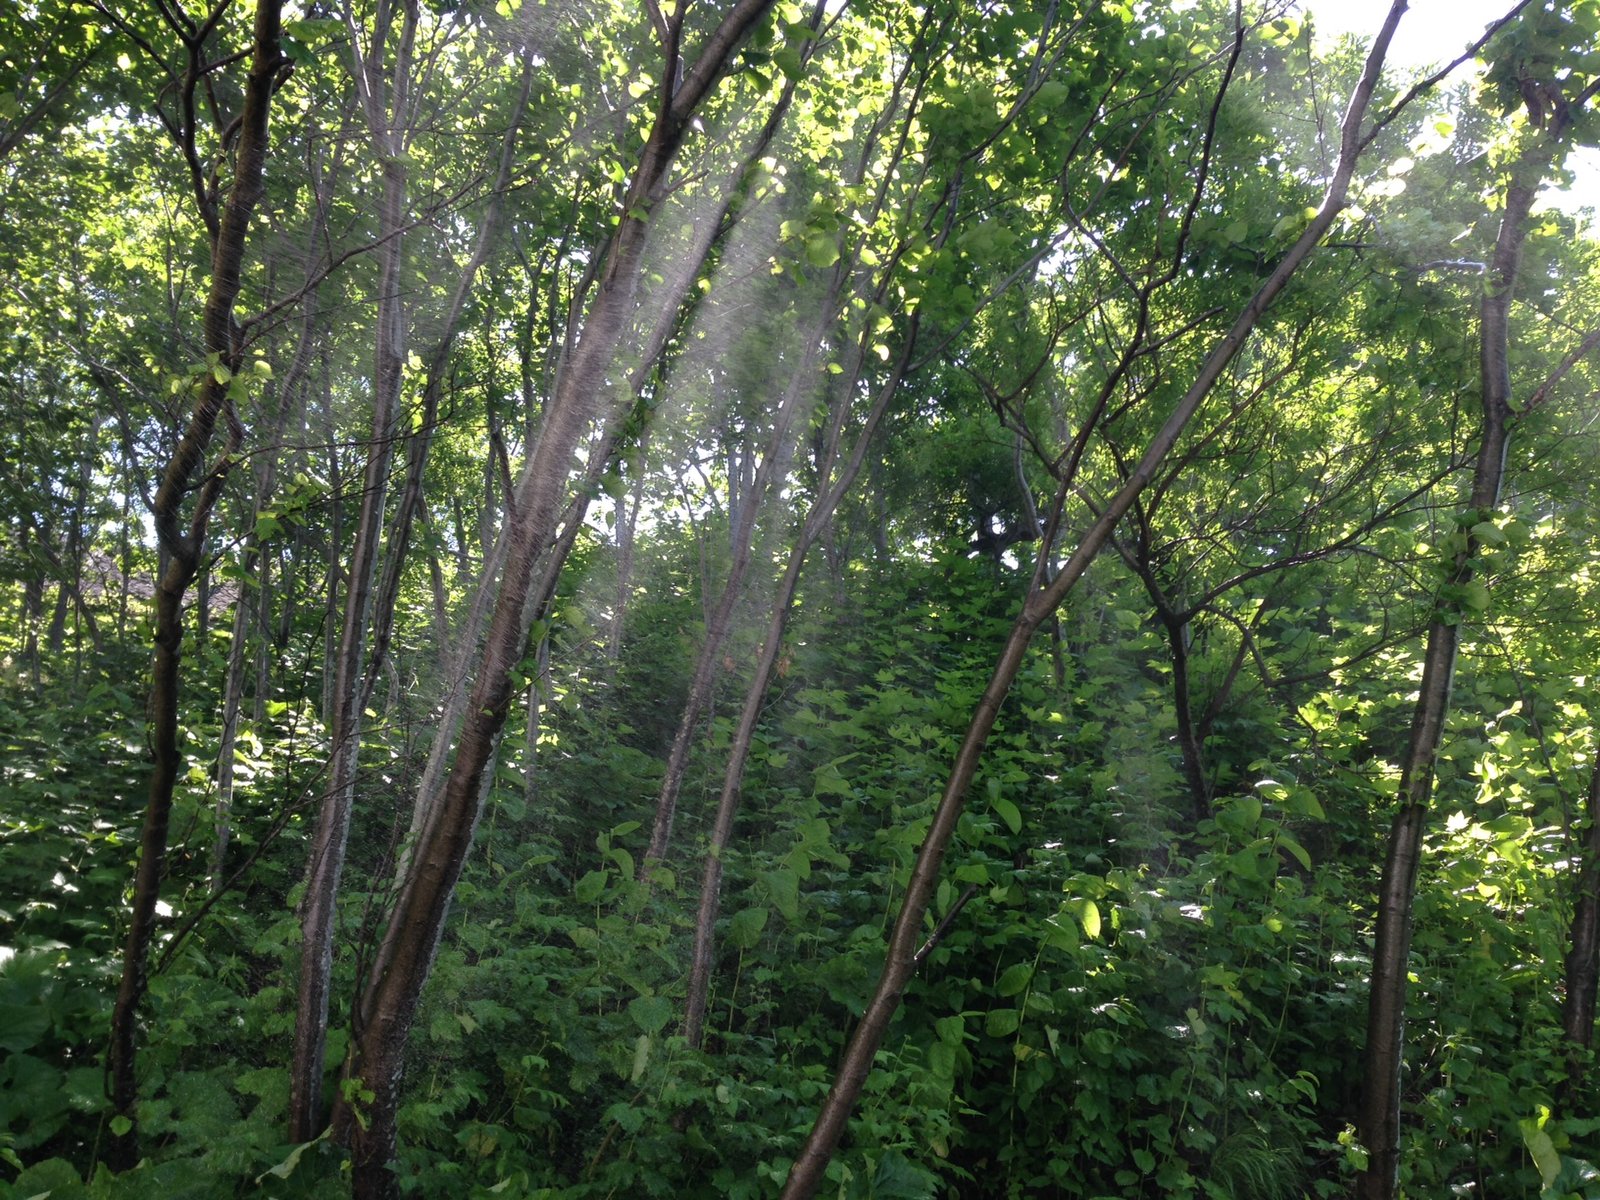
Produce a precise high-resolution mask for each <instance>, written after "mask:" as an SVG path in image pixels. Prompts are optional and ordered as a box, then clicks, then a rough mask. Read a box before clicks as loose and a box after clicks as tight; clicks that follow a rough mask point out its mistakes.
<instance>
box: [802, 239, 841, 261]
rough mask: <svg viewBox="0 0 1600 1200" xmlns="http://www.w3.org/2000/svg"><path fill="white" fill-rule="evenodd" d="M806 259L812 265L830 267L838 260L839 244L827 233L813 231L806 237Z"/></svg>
mask: <svg viewBox="0 0 1600 1200" xmlns="http://www.w3.org/2000/svg"><path fill="white" fill-rule="evenodd" d="M806 261H807V262H808V263H810V264H811V265H812V266H813V267H819V268H820V267H831V266H833V264H834V263H836V262H838V261H839V246H838V244H837V243H836V242H835V241H834V239H833V236H832V235H831V234H827V233H813V234H812V235H811V236H810V237H808V238H807V239H806Z"/></svg>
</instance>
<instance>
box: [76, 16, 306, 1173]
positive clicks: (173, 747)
mask: <svg viewBox="0 0 1600 1200" xmlns="http://www.w3.org/2000/svg"><path fill="white" fill-rule="evenodd" d="M281 9H282V3H281V0H259V3H258V4H257V5H256V13H255V24H254V31H253V38H252V49H251V58H250V69H249V74H248V76H247V79H246V82H245V98H244V111H243V115H242V116H241V118H240V128H239V137H238V143H237V149H236V151H235V155H234V181H233V186H232V189H231V191H230V193H229V195H228V199H227V203H226V205H225V206H224V208H223V210H222V212H221V214H220V215H219V217H218V220H217V223H216V226H215V234H214V238H213V243H212V245H213V248H212V257H211V286H210V290H209V292H208V294H207V296H206V304H205V313H204V317H203V324H204V333H205V346H206V349H207V351H208V353H210V354H214V355H216V356H217V364H218V366H219V367H226V368H228V370H229V371H235V370H237V369H238V367H239V366H240V361H239V359H240V348H239V346H238V345H237V339H236V334H237V331H238V325H237V323H236V322H235V320H234V302H235V301H236V299H237V298H238V295H239V289H240V286H241V283H242V272H243V267H244V258H245V239H246V234H247V232H248V230H249V225H250V219H251V216H252V214H253V213H254V211H255V207H256V205H257V203H258V202H259V201H260V198H261V195H262V191H263V183H262V180H263V168H264V166H265V163H266V156H267V145H268V134H267V124H268V113H269V110H270V108H271V103H272V93H273V90H274V88H275V86H276V83H277V80H278V78H279V72H280V70H281V67H282V63H283V59H282V54H281V52H280V48H279V39H280V31H281ZM195 49H196V55H195V57H196V58H198V57H199V55H198V51H199V50H200V49H203V47H196V48H195ZM221 374H222V372H221V371H220V370H211V371H207V372H206V373H205V374H204V375H202V376H201V377H200V383H199V388H198V394H197V396H196V399H195V404H194V408H193V410H192V412H191V413H190V417H189V422H188V425H187V427H186V428H185V429H184V432H183V436H182V438H181V439H180V440H179V443H178V446H177V449H176V451H175V452H174V453H173V456H172V458H171V459H170V460H169V462H168V463H167V467H166V471H165V473H164V474H163V476H162V480H161V486H160V488H159V489H158V490H157V492H156V496H155V500H154V504H153V512H152V515H153V517H154V520H155V527H156V534H157V537H158V538H159V539H160V544H161V547H162V549H163V550H164V552H165V557H166V562H165V564H164V566H163V569H162V571H161V576H160V582H159V584H158V587H157V591H156V629H155V641H156V652H155V663H154V666H153V668H152V673H151V685H150V743H151V750H152V755H153V758H154V767H153V769H152V771H151V774H150V788H149V794H148V799H147V802H146V807H145V815H144V824H143V829H142V831H141V833H140V840H139V865H138V869H137V872H136V874H135V877H134V885H133V901H132V906H131V911H130V913H129V916H128V934H127V940H126V942H125V944H124V949H123V961H122V979H121V983H120V984H119V986H118V989H117V999H116V1005H115V1008H114V1010H113V1013H112V1018H111V1045H110V1050H109V1057H108V1062H107V1073H108V1075H109V1076H110V1088H111V1106H112V1111H113V1113H114V1114H115V1115H117V1116H118V1117H121V1118H123V1119H124V1120H125V1121H126V1122H128V1124H127V1127H126V1132H124V1133H123V1134H121V1135H120V1136H114V1137H113V1138H112V1140H111V1142H110V1144H109V1149H108V1152H107V1155H106V1158H107V1161H108V1163H109V1164H110V1165H111V1166H112V1168H113V1169H115V1170H126V1169H128V1168H130V1167H132V1166H133V1165H134V1163H135V1162H136V1161H137V1159H138V1154H139V1142H138V1124H137V1119H138V1114H137V1112H136V1110H135V1101H136V1100H137V1098H138V1076H137V1071H136V1063H135V1055H136V1048H137V1033H138V1028H137V1027H138V1013H139V1006H140V1003H141V1001H142V1000H143V998H144V993H145V988H146V984H147V978H146V971H147V969H148V962H149V951H150V942H151V938H152V937H153V935H154V932H155V912H156V901H157V899H158V897H159V895H160V890H161V877H162V874H163V872H164V869H165V866H166V854H167V825H168V822H169V820H170V817H171V812H172V798H173V789H174V787H175V785H176V783H177V778H178V775H179V773H180V771H181V769H182V765H183V756H182V753H181V752H180V751H179V749H178V690H179V684H180V677H181V671H180V666H181V661H182V650H183V598H184V594H185V592H187V590H188V587H189V584H190V582H191V581H192V580H193V578H194V575H195V571H196V569H197V568H198V566H199V562H200V556H201V553H202V552H203V549H204V540H205V533H206V526H207V523H208V522H209V520H210V516H211V510H212V508H213V507H214V506H215V504H216V501H217V497H218V496H219V495H220V493H221V489H222V484H223V481H224V479H225V478H226V476H227V471H228V467H229V465H230V460H231V456H232V454H233V453H234V451H235V450H236V449H237V447H238V444H239V441H240V440H241V438H242V434H243V430H242V427H240V426H239V424H238V419H237V417H235V416H234V415H233V412H232V409H231V407H230V401H229V398H228V385H227V384H226V383H224V382H222V381H221V379H220V378H219V376H220V375H221ZM219 420H227V422H228V435H227V446H226V449H225V450H224V452H223V455H222V457H221V458H220V459H219V460H218V461H217V462H216V463H215V464H214V465H212V466H211V467H209V468H207V467H206V466H205V462H204V460H205V455H206V452H207V449H208V448H209V446H210V444H211V441H212V434H213V432H214V431H215V429H216V424H217V422H218V421H219ZM197 475H199V476H200V482H199V489H198V496H197V497H196V498H195V500H194V502H193V506H192V508H191V511H190V515H189V520H188V527H187V529H185V528H184V527H183V508H184V503H185V500H186V499H187V497H188V495H189V493H190V492H191V491H192V490H194V488H195V480H196V476H197Z"/></svg>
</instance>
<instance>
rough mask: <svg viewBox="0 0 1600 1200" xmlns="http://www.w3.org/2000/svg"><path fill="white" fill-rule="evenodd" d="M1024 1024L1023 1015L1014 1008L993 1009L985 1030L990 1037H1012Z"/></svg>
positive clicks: (986, 1020)
mask: <svg viewBox="0 0 1600 1200" xmlns="http://www.w3.org/2000/svg"><path fill="white" fill-rule="evenodd" d="M1021 1024H1022V1014H1021V1013H1020V1012H1018V1011H1017V1010H1016V1009H1014V1008H996V1009H991V1010H990V1012H989V1015H988V1016H987V1017H985V1018H984V1021H983V1028H984V1032H986V1033H987V1034H988V1035H989V1036H990V1037H1010V1036H1011V1035H1012V1034H1013V1033H1015V1032H1016V1031H1017V1027H1018V1026H1020V1025H1021Z"/></svg>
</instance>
